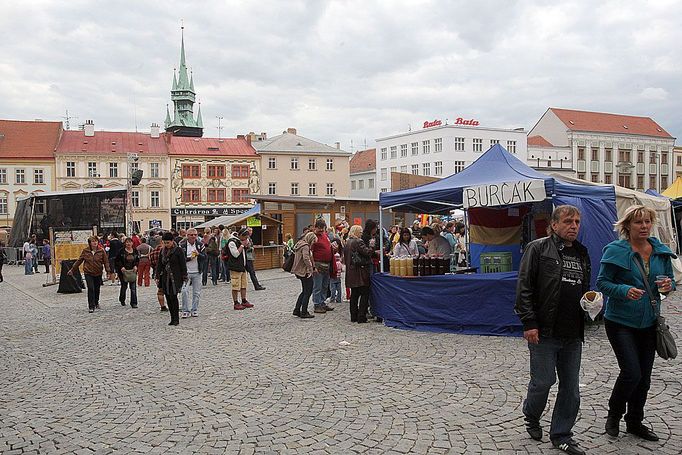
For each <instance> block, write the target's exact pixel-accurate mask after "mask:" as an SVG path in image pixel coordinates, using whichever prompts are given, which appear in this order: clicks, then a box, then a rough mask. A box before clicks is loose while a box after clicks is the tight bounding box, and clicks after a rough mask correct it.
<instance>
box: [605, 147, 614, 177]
mask: <svg viewBox="0 0 682 455" xmlns="http://www.w3.org/2000/svg"><path fill="white" fill-rule="evenodd" d="M604 161H613V160H612V159H611V149H604ZM604 183H606V182H604ZM609 183H611V182H609Z"/></svg>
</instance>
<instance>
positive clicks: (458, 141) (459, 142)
mask: <svg viewBox="0 0 682 455" xmlns="http://www.w3.org/2000/svg"><path fill="white" fill-rule="evenodd" d="M455 151H456V152H463V151H464V138H463V137H456V138H455Z"/></svg>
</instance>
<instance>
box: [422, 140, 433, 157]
mask: <svg viewBox="0 0 682 455" xmlns="http://www.w3.org/2000/svg"><path fill="white" fill-rule="evenodd" d="M422 153H423V154H424V155H426V154H427V153H431V141H422Z"/></svg>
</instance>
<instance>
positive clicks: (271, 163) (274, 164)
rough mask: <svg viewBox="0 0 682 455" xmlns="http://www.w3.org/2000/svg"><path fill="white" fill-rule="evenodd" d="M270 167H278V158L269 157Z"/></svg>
mask: <svg viewBox="0 0 682 455" xmlns="http://www.w3.org/2000/svg"><path fill="white" fill-rule="evenodd" d="M268 169H277V158H274V157H270V158H268Z"/></svg>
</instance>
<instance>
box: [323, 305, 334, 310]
mask: <svg viewBox="0 0 682 455" xmlns="http://www.w3.org/2000/svg"><path fill="white" fill-rule="evenodd" d="M322 308H324V309H325V311H334V307H331V306H329V305H325V306H323V307H322Z"/></svg>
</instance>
